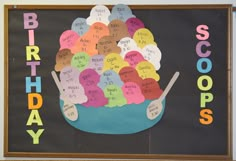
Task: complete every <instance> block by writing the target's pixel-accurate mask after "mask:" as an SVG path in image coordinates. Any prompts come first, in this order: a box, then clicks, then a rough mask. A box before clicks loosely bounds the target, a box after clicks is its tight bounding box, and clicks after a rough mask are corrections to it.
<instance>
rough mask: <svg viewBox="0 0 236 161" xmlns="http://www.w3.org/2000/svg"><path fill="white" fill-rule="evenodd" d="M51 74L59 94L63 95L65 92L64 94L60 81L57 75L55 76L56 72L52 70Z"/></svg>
mask: <svg viewBox="0 0 236 161" xmlns="http://www.w3.org/2000/svg"><path fill="white" fill-rule="evenodd" d="M51 74H52V77H53V79H54V81H55V83H56V85H57V88H58V89H59V91H60V93H61V95H63V96H64V95H65V94H64V91H63V89H62V86H61V83H60V81H59V79H58V77H57V74H56V72H55V71H52V72H51Z"/></svg>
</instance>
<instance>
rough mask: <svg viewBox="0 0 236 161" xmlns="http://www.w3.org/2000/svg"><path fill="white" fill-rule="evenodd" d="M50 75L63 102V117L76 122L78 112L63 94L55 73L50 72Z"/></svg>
mask: <svg viewBox="0 0 236 161" xmlns="http://www.w3.org/2000/svg"><path fill="white" fill-rule="evenodd" d="M51 74H52V77H53V79H54V81H55V83H56V85H57V88H58V90H59V91H60V93H61V95H62V98H63V101H64V105H63V113H64V115H65V116H66V118H67V119H69V120H71V121H76V120H77V119H78V111H77V108H76V106H75V104H73V103H72V102H71V101H70V100H69V99H68V98H67V96H66V95H65V92H64V91H63V89H62V86H61V83H60V81H59V79H58V77H57V74H56V72H55V71H52V72H51Z"/></svg>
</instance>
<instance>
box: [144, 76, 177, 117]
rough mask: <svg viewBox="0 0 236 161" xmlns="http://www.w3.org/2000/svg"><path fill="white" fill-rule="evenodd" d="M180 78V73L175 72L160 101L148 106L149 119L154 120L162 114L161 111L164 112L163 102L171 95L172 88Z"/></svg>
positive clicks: (157, 100)
mask: <svg viewBox="0 0 236 161" xmlns="http://www.w3.org/2000/svg"><path fill="white" fill-rule="evenodd" d="M178 77H179V72H175V74H174V75H173V77H172V78H171V80H170V82H169V83H168V85H167V86H166V88H165V90H164V91H163V93H162V94H161V96H160V97H159V98H158V99H156V100H154V101H152V102H151V103H150V104H149V105H148V107H147V110H146V112H147V117H148V119H150V120H154V119H155V118H157V116H158V115H159V114H160V113H161V111H162V110H163V105H162V101H163V100H164V98H165V97H166V95H167V94H168V93H169V91H170V89H171V87H172V86H173V85H174V83H175V81H176V80H177V78H178Z"/></svg>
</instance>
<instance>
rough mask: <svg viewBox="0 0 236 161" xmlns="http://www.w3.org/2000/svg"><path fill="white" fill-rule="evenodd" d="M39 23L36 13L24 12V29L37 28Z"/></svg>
mask: <svg viewBox="0 0 236 161" xmlns="http://www.w3.org/2000/svg"><path fill="white" fill-rule="evenodd" d="M38 24H39V23H38V21H37V14H36V13H24V29H36V28H37V27H38Z"/></svg>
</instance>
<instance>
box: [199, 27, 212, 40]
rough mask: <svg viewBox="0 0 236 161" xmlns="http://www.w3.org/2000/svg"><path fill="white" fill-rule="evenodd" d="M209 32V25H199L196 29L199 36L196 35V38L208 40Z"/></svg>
mask: <svg viewBox="0 0 236 161" xmlns="http://www.w3.org/2000/svg"><path fill="white" fill-rule="evenodd" d="M207 30H208V26H207V25H198V26H197V28H196V31H197V32H198V33H199V34H196V38H197V39H198V40H207V39H208V38H209V36H210V34H209V32H208V31H207Z"/></svg>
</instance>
